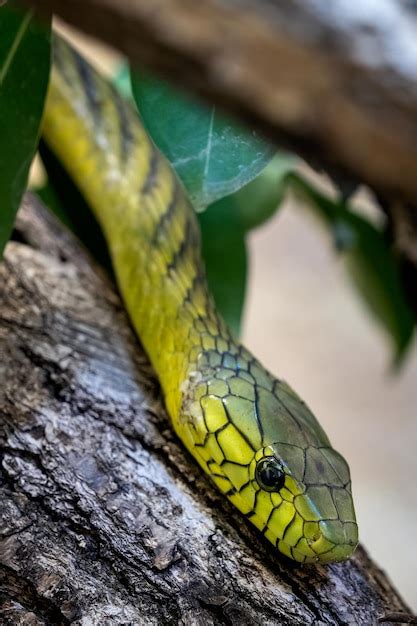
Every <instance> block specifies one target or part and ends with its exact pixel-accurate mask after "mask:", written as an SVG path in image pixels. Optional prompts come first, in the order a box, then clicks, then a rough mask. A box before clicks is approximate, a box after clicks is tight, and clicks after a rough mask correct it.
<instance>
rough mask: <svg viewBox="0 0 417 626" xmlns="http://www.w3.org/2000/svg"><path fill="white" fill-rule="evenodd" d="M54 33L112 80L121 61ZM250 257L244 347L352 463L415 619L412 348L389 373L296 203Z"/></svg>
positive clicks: (359, 500)
mask: <svg viewBox="0 0 417 626" xmlns="http://www.w3.org/2000/svg"><path fill="white" fill-rule="evenodd" d="M59 28H60V29H61V30H64V31H65V34H66V36H69V38H70V39H72V41H73V42H74V43H76V44H77V45H78V46H79V47H80V48H81V50H82V52H83V53H84V54H86V55H87V57H89V58H90V60H92V61H93V62H94V64H95V65H96V66H98V68H99V69H101V70H102V71H104V72H105V73H108V74H113V75H114V72H115V71H116V69H117V68H118V67H119V64H120V62H121V58H120V57H119V56H118V55H117V54H116V53H114V52H113V51H112V50H109V49H108V48H106V47H105V46H102V45H99V44H97V43H96V42H93V41H92V40H89V39H88V38H86V37H84V36H80V35H79V34H78V33H75V32H74V31H72V30H71V29H68V28H67V27H63V26H62V25H59ZM364 204H365V205H366V206H367V210H368V211H369V199H366V201H365V203H364ZM371 210H372V208H371ZM249 247H250V273H249V287H248V294H247V301H246V307H245V316H244V329H243V342H244V343H245V344H246V345H247V346H248V348H249V349H250V350H251V351H253V352H254V353H255V354H256V356H257V357H258V358H259V359H260V360H261V361H262V362H263V364H264V365H265V366H266V367H268V368H269V369H270V370H272V371H273V373H274V374H275V375H277V376H278V377H280V378H284V379H285V380H287V381H288V382H289V383H290V384H291V385H292V386H293V387H294V388H295V390H296V391H297V392H298V393H299V394H300V395H301V396H302V397H303V399H305V400H306V402H307V403H308V404H309V405H310V407H311V408H312V409H313V411H314V412H315V414H316V415H317V417H318V418H319V420H320V422H321V423H322V425H323V426H324V428H325V430H326V432H327V433H328V435H329V437H330V439H331V441H332V443H333V445H334V447H335V448H336V449H338V450H339V451H340V452H341V453H342V454H343V455H344V456H345V457H346V458H347V459H348V461H349V464H350V467H351V472H352V480H353V488H354V495H355V499H356V508H357V516H358V522H359V528H360V536H361V541H362V542H363V543H364V544H365V546H366V547H367V549H368V550H369V551H370V553H371V555H372V557H373V558H374V559H376V561H377V562H378V563H379V564H380V565H381V567H382V568H383V569H385V570H386V571H387V573H388V574H389V576H390V577H391V579H392V580H393V582H394V584H395V585H396V586H397V588H398V589H399V590H400V591H401V593H402V594H403V596H404V598H405V599H406V601H408V603H409V604H410V606H411V607H412V608H413V609H415V610H417V583H416V580H417V541H416V539H415V537H414V529H415V527H416V521H417V486H416V484H415V483H414V480H415V478H417V454H416V451H415V448H416V444H417V349H416V346H415V344H414V347H413V349H412V350H411V351H410V354H409V355H408V358H407V359H406V361H405V364H404V365H403V367H402V369H401V370H400V371H399V372H398V373H397V374H393V373H392V371H391V370H390V364H391V362H392V353H391V350H390V346H389V344H388V341H387V339H386V337H385V336H384V335H383V333H382V332H381V331H380V330H379V328H378V326H377V325H376V324H375V323H374V321H373V320H371V319H370V317H369V316H368V313H367V311H365V309H364V307H363V304H362V302H361V301H359V299H358V298H357V296H356V295H355V292H354V291H353V290H352V289H351V287H350V285H349V283H348V279H347V277H346V274H345V272H344V270H343V267H342V264H341V260H340V258H339V257H337V255H336V254H335V252H334V250H333V244H332V241H331V239H330V237H329V236H328V235H326V234H325V233H324V232H323V231H322V230H321V229H320V228H319V227H318V226H317V224H316V222H315V221H313V219H312V218H311V214H310V213H309V211H308V210H307V209H306V208H303V206H302V205H300V203H299V202H296V201H295V200H294V199H291V198H289V199H287V201H286V202H285V204H284V205H283V206H282V208H281V209H280V211H279V212H278V214H277V215H275V217H274V218H272V219H271V220H270V221H269V222H267V223H266V224H265V225H264V226H262V227H261V228H259V229H257V230H256V231H254V232H253V233H252V234H251V235H250V240H249Z"/></svg>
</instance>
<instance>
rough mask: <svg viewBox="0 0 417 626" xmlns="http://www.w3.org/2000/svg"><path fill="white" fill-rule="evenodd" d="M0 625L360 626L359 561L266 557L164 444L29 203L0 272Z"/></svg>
mask: <svg viewBox="0 0 417 626" xmlns="http://www.w3.org/2000/svg"><path fill="white" fill-rule="evenodd" d="M0 287H1V292H0V298H1V299H0V379H1V387H0V503H1V505H0V622H1V623H2V624H13V625H14V624H30V625H38V624H39V625H40V624H48V625H54V626H59V625H61V624H62V625H66V624H79V625H89V626H90V625H91V624H97V625H100V626H102V625H107V624H175V623H183V624H239V625H241V624H262V625H265V624H291V625H295V624H366V625H369V624H374V623H376V622H377V619H378V618H380V617H382V616H383V615H384V614H385V613H386V612H390V613H398V612H403V611H406V607H405V605H404V603H403V601H402V600H401V598H400V597H399V596H398V594H397V593H396V592H395V590H394V589H393V588H392V586H391V585H390V583H389V581H388V580H387V578H386V576H385V575H384V574H383V573H382V572H381V571H380V570H379V569H378V567H377V566H376V565H375V564H374V563H372V562H371V560H370V559H369V557H368V556H367V554H366V552H365V551H364V549H363V548H359V549H358V551H357V553H356V555H355V556H354V558H353V559H352V560H351V561H350V562H349V563H345V564H338V565H332V566H328V567H322V566H317V567H301V566H298V565H295V564H294V563H291V562H289V561H286V560H285V559H284V558H281V557H280V556H278V555H277V554H274V553H273V551H272V549H271V547H270V545H269V544H268V543H264V542H263V540H262V538H260V537H259V536H258V535H257V534H256V532H255V531H254V530H253V529H252V528H250V527H249V526H248V525H247V524H246V523H245V522H244V521H243V520H242V519H241V517H240V516H239V514H238V513H236V512H235V511H234V510H233V508H232V507H231V506H229V504H228V503H227V501H225V500H224V499H223V498H222V497H220V496H219V495H218V494H217V492H216V491H215V490H214V489H213V488H212V487H211V485H210V484H209V481H208V480H206V479H205V477H204V476H203V475H202V473H201V471H200V469H199V468H198V467H197V466H196V465H195V463H194V462H193V461H192V459H191V458H190V457H189V456H188V455H187V454H186V453H185V452H184V449H183V447H182V446H181V444H180V443H179V442H178V441H177V440H176V439H175V437H174V436H173V433H172V431H171V428H170V426H169V423H168V420H167V418H166V415H165V413H164V409H163V407H162V404H161V400H160V394H159V390H158V385H157V383H156V381H155V378H154V375H153V373H152V371H151V369H150V366H149V364H148V361H147V359H146V357H145V355H144V353H143V352H142V349H141V347H140V345H139V344H138V342H137V340H136V339H135V337H134V335H133V333H132V331H131V329H130V327H129V324H128V322H127V319H126V316H125V313H124V312H123V308H122V305H121V303H120V301H119V299H118V297H117V295H116V293H115V291H114V289H113V286H112V284H111V283H110V281H109V280H108V279H107V278H106V277H105V276H104V275H103V273H102V272H101V271H100V270H98V269H97V268H95V267H94V265H93V263H92V262H91V261H90V259H89V258H88V256H87V255H86V253H84V251H83V250H82V249H81V247H80V246H79V245H78V244H77V243H76V242H75V240H74V239H73V238H72V237H71V236H69V235H68V234H66V233H64V232H63V231H62V229H61V227H59V226H58V225H57V224H56V223H55V221H54V220H53V219H52V218H51V217H50V216H48V215H47V214H46V213H45V212H44V210H42V209H41V208H40V207H39V206H38V205H37V203H36V202H35V201H34V200H33V199H26V202H25V206H23V208H22V209H21V212H20V215H19V219H18V222H17V228H16V231H15V236H14V240H13V241H11V242H10V243H9V244H8V247H7V250H6V257H5V261H4V262H3V263H2V265H1V266H0Z"/></svg>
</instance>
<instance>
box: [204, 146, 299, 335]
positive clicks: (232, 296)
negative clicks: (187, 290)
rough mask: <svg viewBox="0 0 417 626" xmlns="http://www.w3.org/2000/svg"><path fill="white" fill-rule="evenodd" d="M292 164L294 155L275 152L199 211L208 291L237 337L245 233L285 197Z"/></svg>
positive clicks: (244, 279)
mask: <svg viewBox="0 0 417 626" xmlns="http://www.w3.org/2000/svg"><path fill="white" fill-rule="evenodd" d="M296 163H297V161H296V159H295V158H294V157H290V156H288V155H284V154H279V155H277V156H276V157H275V158H274V159H273V160H272V161H271V163H270V164H269V165H268V166H267V167H266V168H265V169H264V170H263V171H262V172H261V174H260V175H259V176H258V177H257V178H255V180H253V181H251V182H250V183H248V184H247V185H246V186H245V187H242V189H239V191H237V192H236V193H234V194H232V195H231V196H227V197H226V198H222V199H221V200H218V201H217V202H215V203H214V204H212V205H210V206H209V207H208V208H207V210H206V211H204V212H203V213H199V214H198V216H199V220H200V226H201V233H202V241H203V257H204V262H205V264H206V270H207V278H208V282H209V286H210V290H211V292H212V294H213V296H214V299H215V301H216V305H217V308H218V309H219V311H220V312H221V313H222V315H223V317H224V319H225V320H226V322H227V323H228V325H229V327H230V328H231V329H232V331H233V332H234V334H235V335H236V336H237V337H239V335H240V329H241V322H242V315H243V307H244V302H245V293H246V283H247V272H248V265H249V262H248V251H247V245H246V236H247V233H248V231H249V230H252V229H253V228H256V227H257V226H259V225H261V224H262V223H264V222H265V221H266V220H267V219H269V218H270V217H272V215H273V214H274V213H275V212H276V211H277V209H278V208H279V206H280V205H281V203H282V200H283V198H284V193H285V189H286V182H285V181H286V177H287V174H288V172H290V171H292V170H293V169H294V167H295V164H296Z"/></svg>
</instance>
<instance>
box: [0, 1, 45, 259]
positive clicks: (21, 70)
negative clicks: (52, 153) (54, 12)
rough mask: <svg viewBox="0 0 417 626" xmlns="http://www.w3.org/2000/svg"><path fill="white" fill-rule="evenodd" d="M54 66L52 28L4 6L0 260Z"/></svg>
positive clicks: (0, 18) (0, 16) (0, 24)
mask: <svg viewBox="0 0 417 626" xmlns="http://www.w3.org/2000/svg"><path fill="white" fill-rule="evenodd" d="M49 67H50V28H49V26H45V25H44V24H40V23H39V22H37V21H36V19H35V18H34V16H33V12H32V11H25V12H23V11H22V10H18V9H17V8H15V7H14V6H12V5H10V4H6V5H2V6H0V257H1V255H2V253H3V250H4V246H5V245H6V243H7V241H8V239H9V237H10V233H11V231H12V228H13V223H14V218H15V215H16V212H17V209H18V208H19V205H20V202H21V199H22V195H23V193H24V191H25V189H26V184H27V178H28V174H29V168H30V164H31V162H32V159H33V157H34V154H35V151H36V146H37V144H38V139H39V129H40V123H41V118H42V112H43V106H44V101H45V95H46V89H47V85H48V77H49Z"/></svg>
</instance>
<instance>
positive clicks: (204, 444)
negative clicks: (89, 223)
mask: <svg viewBox="0 0 417 626" xmlns="http://www.w3.org/2000/svg"><path fill="white" fill-rule="evenodd" d="M43 136H44V138H45V140H46V142H47V143H48V145H49V147H50V148H51V149H52V151H53V152H54V153H55V155H56V156H57V157H58V159H59V160H60V161H61V162H62V164H63V165H64V166H65V167H66V169H67V171H68V173H69V174H70V176H71V177H72V178H73V180H74V181H75V183H76V184H77V186H78V188H79V189H80V191H81V192H82V193H83V195H84V196H85V198H86V200H87V202H88V204H89V205H90V206H91V208H92V209H93V211H94V213H95V215H96V218H97V219H98V222H99V223H100V224H101V226H102V228H103V231H104V234H105V236H106V238H107V240H108V244H109V250H110V254H111V257H112V261H113V266H114V270H115V275H116V277H117V282H118V286H119V288H120V291H121V294H122V296H123V299H124V302H125V305H126V308H127V310H128V312H129V315H130V317H131V320H132V323H133V325H134V327H135V329H136V331H137V334H138V336H139V337H140V339H141V342H142V344H143V346H144V347H145V349H146V351H147V353H148V356H149V358H150V360H151V362H152V365H153V366H154V369H155V371H156V373H157V375H158V378H159V381H160V383H161V387H162V390H163V392H164V397H165V403H166V407H167V410H168V413H169V415H170V418H171V421H172V425H173V427H174V429H175V431H176V433H177V434H178V437H179V438H180V440H181V441H182V442H183V443H184V445H185V446H186V447H187V448H188V450H189V451H190V452H191V454H192V455H193V456H194V457H195V459H196V460H197V461H198V463H199V464H200V465H201V467H202V468H203V470H204V471H205V472H206V473H207V474H208V475H209V476H210V477H211V479H212V480H213V482H214V483H215V485H216V486H217V487H218V489H219V490H220V491H221V492H222V493H224V494H225V495H226V496H227V497H228V498H229V500H230V501H231V502H232V503H233V504H234V505H235V506H236V507H237V508H238V509H239V510H240V511H241V512H242V513H243V515H245V516H246V517H247V518H248V519H249V520H250V521H251V522H252V523H253V524H254V525H255V526H256V527H257V528H258V529H259V531H260V532H261V533H262V534H263V535H264V536H265V537H266V538H267V539H268V540H269V541H270V542H271V543H272V544H273V545H274V546H275V547H277V548H278V549H279V550H280V551H281V552H282V553H283V554H285V555H286V556H288V557H290V558H291V559H294V560H295V561H299V562H302V563H306V562H331V561H340V560H344V559H346V558H348V557H349V556H350V555H351V554H352V552H353V550H354V548H355V546H356V543H357V526H356V521H355V513H354V508H353V502H352V495H351V491H350V476H349V469H348V466H347V464H346V462H345V461H344V459H343V458H342V457H341V456H340V455H339V454H338V453H337V452H335V451H334V450H333V449H332V447H331V445H330V442H329V440H328V438H327V436H326V434H325V432H324V431H323V429H322V428H321V426H320V424H319V423H318V421H317V420H316V418H315V417H314V415H313V414H312V412H311V411H310V410H309V408H308V407H307V406H306V405H305V403H304V402H303V401H302V400H301V399H300V398H299V397H298V396H297V394H296V393H294V391H293V390H292V389H291V388H290V387H289V386H288V385H287V384H286V383H284V382H282V381H280V380H277V379H276V378H274V377H273V376H272V375H271V374H270V373H269V372H268V371H266V370H265V368H264V367H262V365H261V364H260V363H259V361H257V359H256V358H254V357H253V355H252V354H250V353H249V352H248V351H247V350H246V349H245V348H244V347H243V346H242V345H240V344H239V343H237V342H236V341H235V340H234V338H233V337H232V335H231V333H230V331H229V330H228V328H227V326H226V324H225V323H224V321H223V320H222V319H221V317H220V316H219V314H218V312H217V311H216V307H215V304H214V300H213V298H212V297H211V295H210V293H209V290H208V286H207V282H206V278H205V270H204V266H203V262H202V257H201V241H200V232H199V225H198V221H197V218H196V215H195V212H194V210H193V208H192V206H191V204H190V202H189V200H188V198H187V196H186V194H185V193H184V189H183V187H182V185H181V184H180V183H179V181H178V179H177V177H176V175H175V172H174V171H173V169H172V167H171V166H170V164H169V163H168V162H167V160H166V159H165V158H164V157H163V156H162V155H161V154H160V153H159V151H158V150H157V148H156V147H155V145H154V144H153V142H152V141H151V140H150V138H149V137H148V135H147V133H146V130H145V128H144V127H143V125H142V123H141V121H140V119H139V117H138V115H137V113H136V111H135V110H134V108H133V107H132V106H131V105H130V103H128V102H125V101H123V100H122V99H121V97H120V95H118V94H117V92H116V91H115V90H114V89H113V88H112V87H111V85H109V84H108V83H106V82H105V81H104V80H103V79H102V78H101V77H100V76H99V75H98V74H97V73H96V72H95V71H94V70H93V68H91V67H90V66H89V65H88V63H87V62H86V61H85V60H84V59H83V58H82V57H80V56H79V55H78V54H77V53H76V51H75V50H73V49H72V48H71V47H70V46H69V45H68V44H66V43H65V41H63V40H62V39H61V38H60V37H56V38H55V40H54V63H53V71H52V74H51V80H50V85H49V92H48V98H47V104H46V107H45V115H44V121H43Z"/></svg>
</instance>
